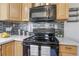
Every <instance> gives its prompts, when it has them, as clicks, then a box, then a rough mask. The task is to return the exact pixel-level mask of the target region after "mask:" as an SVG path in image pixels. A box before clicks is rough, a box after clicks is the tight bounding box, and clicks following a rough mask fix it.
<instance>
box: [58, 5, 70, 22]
mask: <svg viewBox="0 0 79 59" xmlns="http://www.w3.org/2000/svg"><path fill="white" fill-rule="evenodd" d="M56 7H57V9H56V10H57V12H56V13H57V14H56V19H57V20H58V21H65V20H67V19H68V17H69V5H68V4H66V3H59V4H56Z"/></svg>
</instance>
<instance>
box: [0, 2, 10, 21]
mask: <svg viewBox="0 0 79 59" xmlns="http://www.w3.org/2000/svg"><path fill="white" fill-rule="evenodd" d="M8 19H9V4H8V3H0V20H2V21H3V20H8Z"/></svg>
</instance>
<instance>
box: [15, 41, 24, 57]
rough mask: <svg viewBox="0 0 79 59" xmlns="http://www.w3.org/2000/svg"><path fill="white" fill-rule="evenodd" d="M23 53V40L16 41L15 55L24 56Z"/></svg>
mask: <svg viewBox="0 0 79 59" xmlns="http://www.w3.org/2000/svg"><path fill="white" fill-rule="evenodd" d="M22 55H23V46H22V42H20V41H15V56H22Z"/></svg>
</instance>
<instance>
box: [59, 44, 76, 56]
mask: <svg viewBox="0 0 79 59" xmlns="http://www.w3.org/2000/svg"><path fill="white" fill-rule="evenodd" d="M59 55H77V46H73V45H60V48H59Z"/></svg>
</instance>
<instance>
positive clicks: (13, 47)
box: [2, 41, 22, 56]
mask: <svg viewBox="0 0 79 59" xmlns="http://www.w3.org/2000/svg"><path fill="white" fill-rule="evenodd" d="M21 43H22V42H18V41H12V42H8V43H6V44H3V45H2V56H22V44H21Z"/></svg>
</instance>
